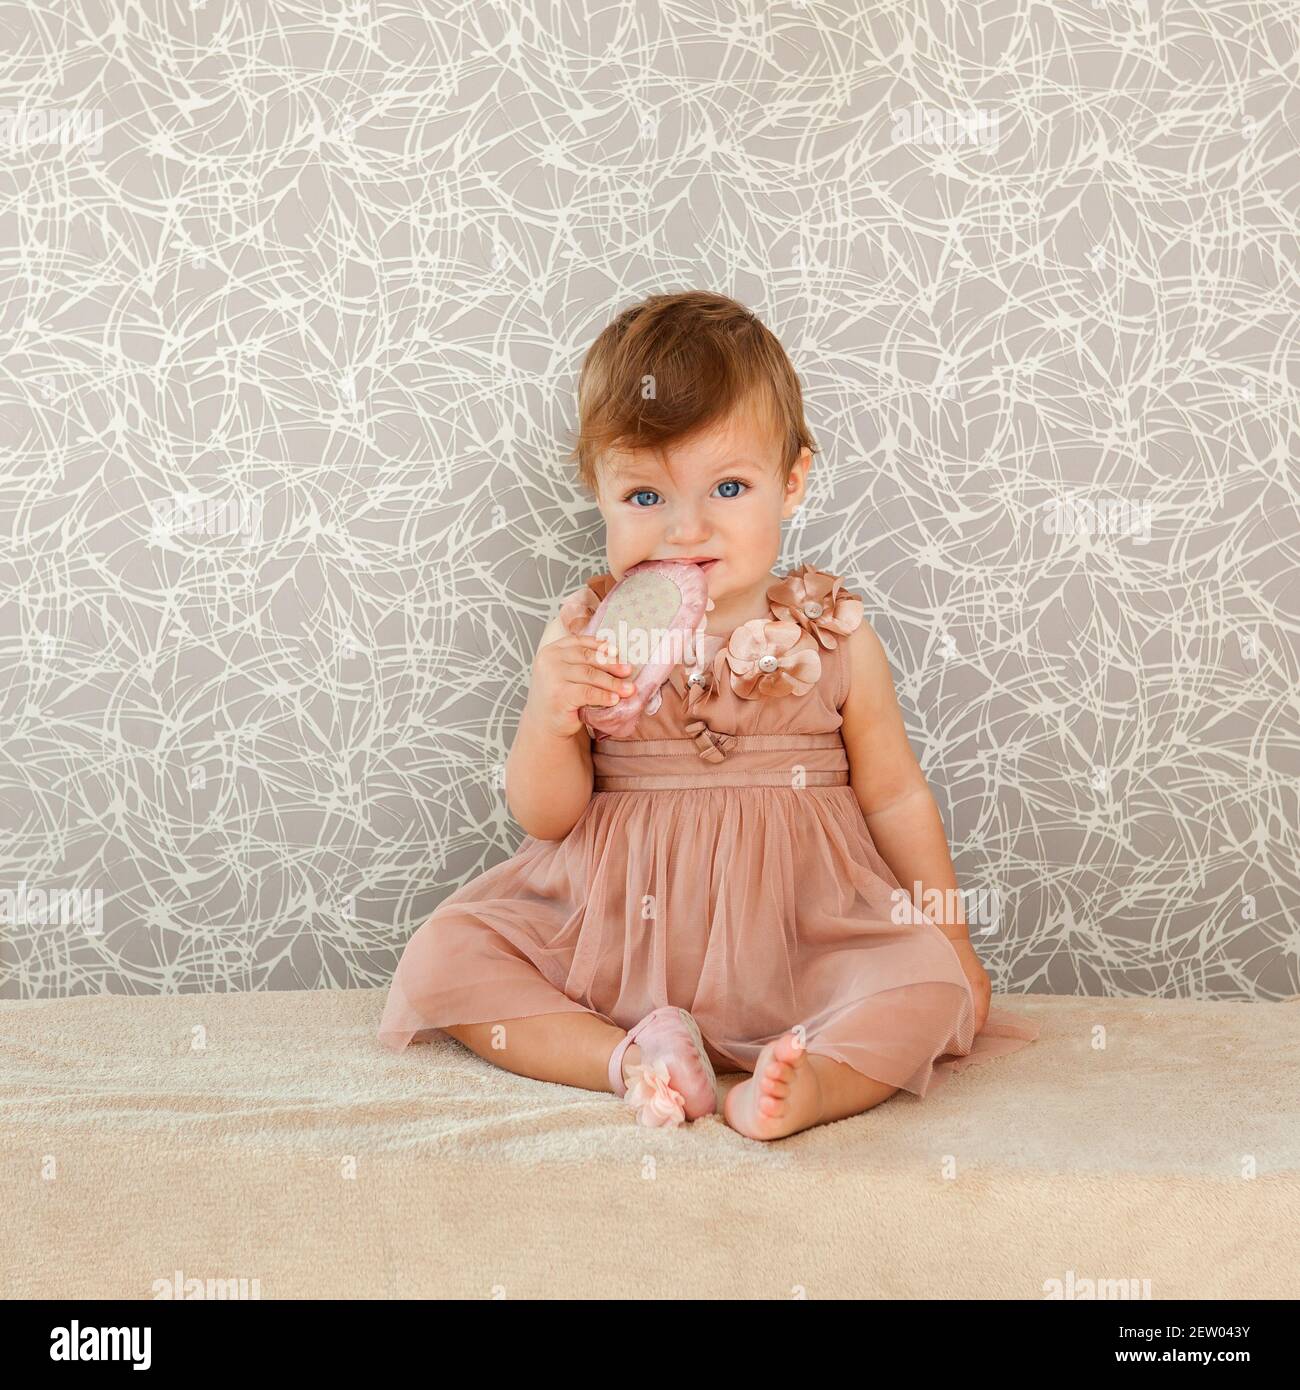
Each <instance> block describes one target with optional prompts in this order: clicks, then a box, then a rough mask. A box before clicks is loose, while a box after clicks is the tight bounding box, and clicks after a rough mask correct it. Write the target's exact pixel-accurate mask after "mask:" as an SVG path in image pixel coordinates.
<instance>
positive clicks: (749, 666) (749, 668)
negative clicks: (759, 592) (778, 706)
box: [718, 618, 822, 700]
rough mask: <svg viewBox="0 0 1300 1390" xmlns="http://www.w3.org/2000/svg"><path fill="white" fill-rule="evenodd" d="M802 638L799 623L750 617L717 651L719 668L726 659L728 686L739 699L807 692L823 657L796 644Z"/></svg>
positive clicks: (820, 669)
mask: <svg viewBox="0 0 1300 1390" xmlns="http://www.w3.org/2000/svg"><path fill="white" fill-rule="evenodd" d="M802 637H803V629H802V628H800V626H799V625H798V623H787V622H771V621H768V620H766V619H763V618H751V619H750V621H749V622H747V623H742V624H741V625H740V627H738V628H737V629H736V630H735V631H734V632H733V633H732V634H731V641H730V642H728V643H727V646H726V648H725V649H724V650H723V651H721V652H719V653H718V669H719V670H721V666H722V662H723V661H724V660H725V661H726V663H727V665H728V666H730V668H731V688H732V689H733V690H734V691H735V692H736V694H737V695H739V696H740V698H741V699H742V700H757V699H760V698H762V697H766V696H782V695H806V694H807V693H808V691H810V690H811V689H812V688H813V686H814V685H816V684H817V680H818V677H820V675H821V673H822V659H821V657H820V656H819V655H818V653H817V651H816V649H815V648H813V647H797V646H796V643H798V642H799V640H800V639H801V638H802Z"/></svg>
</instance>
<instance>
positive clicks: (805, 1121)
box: [724, 1033, 898, 1139]
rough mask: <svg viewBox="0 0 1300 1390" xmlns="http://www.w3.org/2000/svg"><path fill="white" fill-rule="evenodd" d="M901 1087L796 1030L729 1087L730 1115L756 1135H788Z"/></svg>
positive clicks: (840, 1116) (732, 1121)
mask: <svg viewBox="0 0 1300 1390" xmlns="http://www.w3.org/2000/svg"><path fill="white" fill-rule="evenodd" d="M897 1090H898V1087H897V1086H888V1085H886V1084H885V1082H883V1081H876V1080H874V1079H873V1078H872V1077H869V1076H863V1074H862V1073H861V1072H860V1071H855V1070H854V1069H853V1068H852V1067H851V1066H849V1065H848V1064H847V1063H845V1062H836V1061H834V1060H833V1059H832V1058H830V1057H821V1056H818V1055H817V1054H815V1053H810V1052H808V1051H807V1050H806V1049H805V1048H804V1047H803V1046H802V1045H801V1044H800V1041H799V1039H798V1037H797V1036H796V1035H795V1034H794V1033H785V1034H783V1035H782V1036H781V1037H779V1038H776V1039H774V1040H773V1041H772V1042H770V1043H768V1045H767V1046H766V1047H765V1048H764V1049H763V1050H762V1052H760V1053H759V1054H758V1061H757V1063H756V1064H755V1066H754V1075H753V1076H752V1077H751V1078H750V1079H749V1080H748V1081H743V1082H741V1084H740V1085H739V1086H735V1087H733V1088H732V1089H731V1090H730V1091H728V1092H727V1100H726V1105H725V1109H724V1115H725V1118H726V1121H727V1123H728V1124H729V1125H730V1126H731V1127H732V1129H734V1130H736V1131H738V1132H739V1133H741V1134H746V1135H748V1136H749V1138H751V1139H784V1138H785V1137H786V1135H787V1134H794V1133H796V1132H797V1131H799V1130H801V1129H809V1128H810V1127H811V1126H813V1125H826V1124H830V1123H831V1122H832V1121H833V1120H844V1119H847V1118H848V1117H849V1116H850V1115H860V1114H861V1113H862V1112H863V1111H864V1110H870V1109H871V1108H872V1107H873V1106H875V1105H879V1104H880V1102H881V1101H883V1100H888V1099H889V1097H890V1096H892V1095H893V1094H894V1092H895V1091H897Z"/></svg>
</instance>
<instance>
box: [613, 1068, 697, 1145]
mask: <svg viewBox="0 0 1300 1390" xmlns="http://www.w3.org/2000/svg"><path fill="white" fill-rule="evenodd" d="M626 1075H627V1094H626V1096H625V1097H624V1099H625V1100H626V1101H627V1103H628V1104H629V1105H630V1106H632V1107H633V1108H634V1109H635V1110H636V1118H637V1123H638V1124H643V1125H648V1126H650V1127H651V1128H652V1129H657V1128H659V1127H660V1126H662V1125H667V1126H668V1127H669V1128H670V1129H675V1128H676V1127H677V1126H678V1125H679V1124H681V1123H682V1121H683V1120H684V1119H685V1118H686V1101H685V1099H684V1098H683V1096H682V1093H681V1092H680V1091H675V1090H674V1089H673V1088H672V1086H671V1085H669V1082H668V1063H667V1062H666V1061H665V1060H664V1059H663V1058H662V1057H660V1058H659V1060H658V1061H657V1062H655V1064H654V1065H653V1066H630V1067H628V1069H627V1072H626Z"/></svg>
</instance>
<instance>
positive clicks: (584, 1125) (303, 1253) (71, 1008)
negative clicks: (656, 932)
mask: <svg viewBox="0 0 1300 1390" xmlns="http://www.w3.org/2000/svg"><path fill="white" fill-rule="evenodd" d="M383 1000H384V990H382V989H374V990H348V991H329V990H326V991H302V992H291V993H255V994H221V995H180V996H166V997H148V998H131V997H125V996H117V995H109V996H100V997H88V998H76V999H66V1000H58V1001H53V1002H37V1003H17V1002H0V1173H2V1174H3V1184H4V1187H3V1192H0V1202H2V1203H3V1211H4V1225H5V1227H6V1230H5V1237H6V1238H5V1240H4V1241H3V1254H2V1255H0V1259H2V1260H3V1281H4V1282H3V1292H4V1294H5V1295H6V1296H8V1297H101V1298H103V1297H115V1298H117V1297H120V1298H150V1297H155V1296H158V1295H159V1294H160V1293H165V1292H167V1291H168V1290H169V1289H170V1288H171V1286H172V1285H173V1284H175V1283H176V1281H177V1279H178V1278H179V1280H180V1282H181V1284H182V1285H185V1281H187V1280H196V1281H208V1280H213V1281H224V1280H239V1279H243V1280H246V1281H248V1282H247V1284H246V1285H245V1286H244V1287H245V1288H246V1289H247V1290H248V1292H249V1293H255V1294H257V1295H259V1296H260V1297H263V1298H311V1297H329V1298H340V1297H362V1298H384V1297H410V1296H415V1297H430V1296H433V1297H457V1298H490V1297H507V1298H561V1299H562V1298H574V1297H595V1298H606V1297H617V1298H622V1297H627V1298H636V1297H663V1298H682V1297H702V1298H710V1297H739V1298H778V1299H785V1298H794V1297H800V1296H806V1297H809V1298H858V1297H871V1298H891V1297H914V1298H1000V1297H1010V1298H1025V1299H1037V1298H1044V1297H1046V1296H1047V1293H1048V1292H1050V1291H1052V1290H1054V1289H1055V1287H1056V1286H1055V1285H1054V1284H1053V1283H1052V1281H1059V1284H1060V1286H1061V1287H1062V1288H1063V1289H1065V1290H1066V1291H1067V1296H1068V1295H1069V1293H1070V1292H1072V1294H1073V1296H1074V1297H1084V1296H1087V1293H1088V1291H1089V1289H1090V1287H1091V1288H1094V1289H1095V1287H1096V1286H1095V1285H1094V1286H1090V1285H1089V1283H1088V1282H1087V1281H1090V1280H1092V1281H1134V1282H1133V1283H1132V1284H1131V1285H1130V1284H1129V1283H1127V1282H1119V1283H1110V1284H1106V1285H1102V1286H1101V1292H1102V1293H1104V1294H1106V1295H1108V1296H1111V1297H1114V1296H1118V1295H1121V1294H1123V1293H1132V1294H1134V1295H1135V1296H1141V1295H1142V1294H1144V1293H1146V1292H1147V1291H1148V1290H1149V1296H1150V1297H1153V1298H1188V1297H1210V1298H1295V1297H1297V1296H1300V1121H1298V1118H1297V1099H1298V1097H1300V1046H1297V1025H1300V1002H1296V1001H1289V1002H1287V1003H1284V1004H1228V1003H1192V1002H1185V1001H1177V1000H1154V1001H1153V1000H1143V999H1088V998H1072V997H1065V996H1047V995H1022V996H1016V997H1014V998H1006V997H997V998H995V1000H994V1004H995V1006H998V1005H1001V1006H1004V1007H1008V1008H1014V1009H1015V1010H1016V1011H1017V1012H1019V1013H1022V1014H1026V1015H1029V1016H1032V1017H1033V1018H1035V1019H1036V1020H1037V1021H1038V1022H1039V1023H1040V1024H1041V1025H1042V1030H1043V1034H1042V1037H1041V1038H1040V1040H1039V1041H1038V1042H1036V1043H1034V1044H1032V1045H1031V1046H1029V1047H1027V1048H1025V1049H1023V1050H1022V1051H1021V1052H1019V1053H1016V1054H1015V1055H1013V1056H1010V1057H1002V1058H996V1059H991V1060H989V1061H988V1062H985V1063H981V1064H980V1065H978V1066H971V1067H969V1068H967V1069H966V1070H964V1071H962V1072H959V1073H957V1074H956V1075H954V1076H952V1077H951V1078H949V1079H948V1081H947V1083H946V1084H945V1085H944V1086H943V1087H941V1088H940V1089H939V1090H937V1091H936V1092H934V1093H932V1095H930V1096H929V1097H927V1098H925V1099H923V1100H922V1099H920V1098H918V1097H915V1096H911V1095H908V1094H900V1095H898V1096H895V1097H894V1098H893V1099H892V1100H890V1101H887V1102H886V1103H885V1104H884V1105H882V1106H881V1107H879V1108H878V1109H876V1110H874V1111H871V1112H869V1113H867V1114H865V1115H860V1116H856V1117H854V1118H853V1119H850V1120H842V1121H840V1122H839V1123H838V1124H835V1125H830V1126H825V1127H822V1128H819V1129H814V1130H810V1131H806V1132H804V1133H802V1134H799V1135H796V1136H794V1137H792V1138H790V1139H786V1140H782V1141H780V1142H778V1143H773V1144H762V1143H758V1142H756V1141H753V1140H749V1139H744V1138H742V1137H741V1136H739V1135H738V1134H736V1133H735V1132H734V1131H732V1130H730V1129H728V1128H727V1126H726V1125H725V1124H724V1122H723V1121H722V1120H721V1119H720V1118H719V1117H717V1116H711V1117H709V1118H708V1119H706V1120H701V1121H698V1122H697V1123H695V1124H694V1125H690V1126H685V1127H683V1128H681V1129H679V1130H676V1131H666V1130H650V1129H645V1128H642V1127H639V1126H638V1125H637V1124H636V1122H635V1118H634V1116H633V1114H632V1112H631V1111H630V1110H628V1109H627V1108H626V1107H625V1106H624V1105H623V1104H622V1103H621V1102H619V1101H618V1100H616V1099H615V1098H614V1097H613V1096H611V1095H607V1094H597V1093H592V1092H586V1091H579V1090H572V1089H569V1088H567V1087H563V1086H557V1085H552V1084H549V1083H545V1082H537V1081H531V1080H527V1079H524V1078H520V1077H516V1076H513V1075H511V1074H510V1073H508V1072H504V1071H500V1070H498V1069H496V1068H495V1067H493V1066H491V1065H490V1064H489V1063H487V1062H484V1061H482V1060H480V1059H479V1058H477V1057H475V1056H474V1055H473V1054H472V1053H470V1052H469V1051H468V1050H466V1049H464V1048H462V1047H461V1046H460V1045H459V1044H458V1043H455V1042H453V1041H452V1040H451V1039H449V1038H441V1039H440V1040H438V1041H437V1042H434V1043H431V1044H414V1045H412V1046H411V1047H409V1048H407V1049H406V1051H405V1052H403V1053H401V1054H393V1053H390V1052H388V1051H386V1050H385V1049H384V1048H383V1047H382V1046H381V1045H380V1044H379V1043H378V1041H377V1040H376V1038H375V1028H376V1025H377V1023H378V1019H379V1015H380V1012H381V1010H382V1006H383ZM1101 1042H1104V1046H1100V1045H1099V1044H1100V1043H1101ZM740 1080H743V1077H741V1076H739V1075H736V1076H732V1077H729V1078H727V1079H726V1080H725V1081H724V1087H725V1086H730V1085H733V1084H736V1083H737V1082H739V1081H740ZM1144 1280H1149V1281H1150V1282H1149V1285H1145V1284H1143V1282H1142V1281H1144ZM203 1286H204V1287H206V1285H203ZM189 1287H190V1289H191V1290H192V1289H193V1288H195V1287H198V1286H195V1285H190V1286H189ZM211 1287H212V1289H213V1291H214V1292H215V1291H216V1290H217V1289H218V1288H220V1287H222V1286H221V1285H220V1284H214V1285H212V1286H211ZM227 1287H229V1288H232V1289H233V1288H236V1287H237V1286H233V1285H231V1286H227Z"/></svg>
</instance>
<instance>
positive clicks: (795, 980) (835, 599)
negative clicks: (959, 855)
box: [379, 566, 1038, 1096]
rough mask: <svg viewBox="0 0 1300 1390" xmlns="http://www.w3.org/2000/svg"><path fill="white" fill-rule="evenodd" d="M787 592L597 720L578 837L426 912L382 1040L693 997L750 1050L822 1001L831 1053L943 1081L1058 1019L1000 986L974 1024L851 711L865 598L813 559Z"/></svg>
mask: <svg viewBox="0 0 1300 1390" xmlns="http://www.w3.org/2000/svg"><path fill="white" fill-rule="evenodd" d="M613 583H614V580H613V578H612V576H610V575H608V574H602V575H597V576H594V577H593V578H592V579H590V580H589V581H588V582H587V584H586V586H585V587H584V588H583V589H581V590H579V591H577V592H576V593H574V594H571V595H570V596H569V597H568V598H567V599H566V600H565V603H564V606H563V608H562V610H561V616H562V619H563V622H564V624H565V626H566V627H567V628H568V629H569V630H570V631H572V632H580V631H581V630H582V629H583V627H584V626H585V625H586V623H587V621H588V619H589V618H590V616H591V614H592V613H593V612H594V611H595V609H596V607H597V606H598V605H599V603H600V601H601V600H602V599H603V598H604V596H605V594H606V593H608V591H609V589H610V587H611V586H612V585H613ZM767 598H768V601H769V605H770V610H771V616H770V618H768V619H763V618H756V619H754V620H752V621H750V622H748V623H745V624H742V625H741V626H739V627H737V628H735V629H734V630H733V631H732V632H731V633H730V634H728V635H727V636H707V635H702V634H701V635H699V636H697V638H696V639H695V640H694V642H692V643H691V644H690V645H689V649H688V651H687V660H686V661H683V662H680V663H678V665H676V666H675V667H674V668H673V669H672V671H671V673H670V675H669V678H668V680H667V681H665V683H664V684H663V685H662V686H661V687H660V689H659V692H658V694H657V696H656V697H652V699H651V701H650V703H649V705H648V706H647V708H646V712H645V713H644V714H643V715H642V717H641V720H640V722H639V723H638V725H637V727H636V729H635V731H634V734H633V735H632V736H631V737H628V738H625V739H607V738H604V737H600V736H597V737H596V739H595V740H594V742H593V746H592V761H593V766H594V772H595V784H594V788H593V792H592V797H591V800H590V802H589V803H588V805H587V807H586V809H585V810H584V811H583V813H582V815H581V816H580V817H579V819H578V821H577V823H576V824H575V825H574V827H573V829H572V830H571V831H570V832H569V833H568V835H566V836H565V838H564V839H563V840H539V839H536V838H535V837H533V836H531V835H530V836H527V837H525V839H524V841H523V843H522V845H521V846H520V848H519V851H518V853H516V854H515V855H514V856H513V858H510V859H507V860H505V861H504V862H503V863H500V864H498V865H496V866H495V867H494V868H492V869H489V870H488V871H487V872H485V873H483V874H480V875H479V876H478V877H476V878H474V879H472V880H471V881H470V882H468V883H466V884H464V885H463V886H462V887H461V888H459V889H458V890H457V891H456V892H454V893H452V894H451V896H450V897H448V898H446V899H445V900H444V901H443V902H442V904H441V905H440V906H439V907H438V908H437V910H436V911H435V912H434V913H433V915H432V916H431V917H430V918H429V919H428V920H427V921H426V922H424V923H423V924H422V925H421V926H420V927H419V928H418V929H417V930H416V932H415V933H414V935H413V936H412V937H411V939H410V941H409V942H408V943H407V945H406V949H405V951H404V952H403V955H402V957H401V960H400V961H399V962H398V966H397V969H396V972H395V973H394V976H393V981H392V985H391V988H390V990H389V994H388V998H387V1002H386V1005H385V1008H384V1013H383V1018H382V1021H381V1023H380V1028H379V1038H380V1040H381V1041H382V1042H383V1043H384V1044H386V1045H387V1046H388V1047H391V1048H393V1049H394V1050H400V1049H402V1048H404V1047H405V1046H406V1045H407V1044H408V1043H410V1042H412V1041H417V1042H421V1041H426V1040H428V1039H429V1038H431V1037H432V1036H433V1035H434V1034H435V1032H436V1031H437V1030H438V1029H440V1028H442V1027H446V1026H448V1025H455V1024H460V1023H481V1022H488V1021H496V1020H498V1019H513V1018H526V1017H528V1016H530V1015H535V1014H550V1013H560V1012H578V1011H582V1010H586V1011H589V1012H592V1013H595V1014H597V1015H598V1016H599V1017H601V1018H603V1019H605V1020H606V1021H608V1022H610V1023H613V1024H616V1025H617V1026H618V1027H620V1028H624V1029H626V1028H630V1027H631V1026H632V1025H633V1024H634V1023H636V1022H637V1021H638V1020H639V1019H641V1018H643V1017H644V1016H645V1015H646V1014H648V1013H649V1012H650V1011H651V1010H652V1009H655V1008H658V1007H660V1006H662V1005H665V1004H672V1005H677V1006H680V1007H682V1008H685V1009H689V1010H690V1012H691V1013H692V1014H693V1015H694V1017H695V1019H696V1022H697V1023H698V1024H699V1027H700V1031H701V1033H702V1034H703V1036H704V1039H705V1041H706V1042H707V1043H708V1044H709V1046H710V1047H711V1048H712V1049H713V1051H714V1052H715V1053H717V1054H718V1056H720V1057H722V1058H725V1059H729V1060H730V1061H731V1062H732V1063H734V1070H737V1071H749V1070H752V1068H753V1066H754V1064H755V1062H756V1061H757V1058H758V1054H759V1051H760V1049H761V1048H762V1047H763V1045H764V1044H765V1043H767V1042H770V1041H771V1040H772V1039H773V1038H776V1037H778V1036H779V1035H780V1034H782V1033H784V1032H785V1031H786V1030H788V1029H790V1028H792V1027H794V1026H795V1025H797V1024H803V1026H804V1029H805V1034H804V1036H805V1040H806V1046H807V1048H808V1050H809V1051H810V1052H814V1053H820V1054H823V1055H824V1056H827V1057H832V1058H834V1059H836V1060H837V1061H840V1062H847V1063H848V1065H849V1066H851V1067H854V1068H855V1069H856V1070H858V1071H860V1072H862V1073H863V1074H864V1075H866V1076H870V1077H874V1078H876V1079H877V1080H880V1081H883V1082H886V1083H887V1084H889V1085H892V1086H897V1087H901V1088H902V1089H903V1090H906V1091H911V1092H913V1093H914V1094H916V1095H918V1096H924V1095H925V1094H926V1093H927V1092H928V1091H930V1090H932V1089H933V1088H934V1087H935V1086H936V1085H937V1084H938V1083H939V1082H940V1081H942V1080H943V1079H944V1078H945V1077H946V1076H947V1075H948V1074H950V1073H951V1072H952V1071H954V1070H957V1069H958V1068H960V1067H962V1066H965V1065H967V1064H969V1063H971V1062H976V1061H980V1060H981V1059H983V1058H987V1057H993V1056H999V1055H1002V1054H1005V1053H1008V1052H1013V1051H1015V1050H1016V1049H1018V1048H1021V1047H1023V1046H1025V1044H1026V1043H1028V1042H1031V1041H1032V1040H1033V1039H1035V1038H1036V1037H1037V1036H1038V1029H1037V1026H1036V1025H1035V1024H1033V1023H1032V1022H1030V1021H1028V1020H1026V1019H1023V1018H1020V1017H1017V1016H1016V1015H1014V1014H1009V1013H1006V1012H1004V1011H1001V1010H996V1009H995V1010H992V1011H991V1012H990V1014H989V1017H988V1020H987V1022H986V1024H985V1026H984V1028H983V1029H981V1031H980V1033H979V1034H978V1036H975V1037H972V1031H973V1024H974V1004H973V999H972V995H971V991H970V987H969V985H968V984H967V981H966V977H965V975H964V974H963V973H962V969H961V966H960V964H959V962H958V959H957V955H956V953H955V951H954V949H953V947H952V945H951V944H950V942H949V941H948V939H947V938H946V937H945V936H944V935H943V933H942V932H941V931H940V930H939V928H938V927H937V926H936V925H935V924H934V923H933V922H932V921H931V920H930V919H929V918H928V917H927V916H925V915H923V914H922V913H921V912H920V911H918V910H917V909H916V908H915V907H914V906H913V904H912V900H911V898H910V896H909V895H907V894H904V893H901V892H897V893H896V892H895V890H897V889H898V888H899V884H898V881H897V880H896V879H895V877H894V875H893V873H892V871H891V870H890V868H889V866H888V865H887V864H886V863H885V862H884V860H883V859H881V857H880V856H879V854H877V852H876V849H875V846H874V845H873V844H872V841H871V836H870V833H869V832H868V829H867V824H866V821H865V820H864V819H863V815H862V810H861V807H860V806H859V805H858V801H857V798H856V796H855V795H854V792H853V789H852V788H851V787H850V786H849V771H848V758H847V755H846V752H845V748H844V742H843V739H842V738H841V736H840V725H841V722H842V721H841V718H840V714H839V711H840V710H841V709H842V707H843V705H844V702H845V699H846V698H847V696H848V690H849V674H850V671H849V664H848V645H847V643H846V641H845V640H844V639H845V638H846V637H847V636H848V634H849V633H850V632H852V631H853V629H854V628H855V627H856V626H857V625H858V624H859V623H860V622H861V621H862V614H863V606H862V600H861V599H860V598H859V597H857V596H856V595H853V594H851V593H849V592H848V591H847V590H846V589H845V587H844V586H843V584H842V582H841V581H840V580H839V579H838V578H837V577H836V576H834V575H830V574H827V573H825V572H824V571H819V570H815V569H813V568H811V567H810V566H803V567H801V568H800V569H797V570H791V571H790V572H789V573H788V574H787V575H786V576H785V578H783V579H781V580H779V581H775V582H774V583H773V585H772V587H771V588H769V589H768V591H767ZM722 1070H725V1068H723V1069H722Z"/></svg>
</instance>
